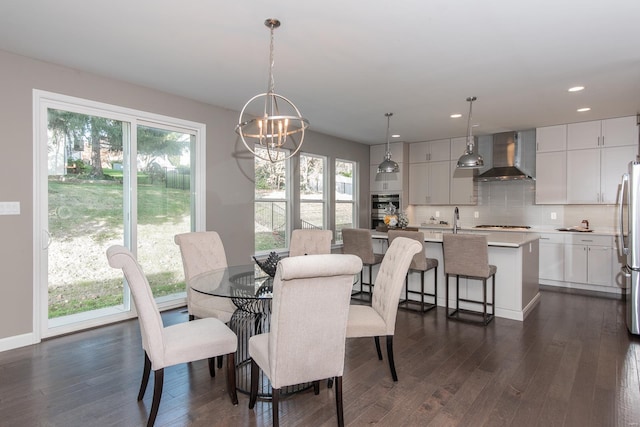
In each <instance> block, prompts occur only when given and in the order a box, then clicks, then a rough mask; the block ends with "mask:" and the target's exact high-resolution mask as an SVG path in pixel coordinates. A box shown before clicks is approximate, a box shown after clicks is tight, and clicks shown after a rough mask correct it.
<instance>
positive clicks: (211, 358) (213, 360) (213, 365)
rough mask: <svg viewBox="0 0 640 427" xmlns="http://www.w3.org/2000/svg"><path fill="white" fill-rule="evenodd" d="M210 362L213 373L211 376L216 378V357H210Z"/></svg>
mask: <svg viewBox="0 0 640 427" xmlns="http://www.w3.org/2000/svg"><path fill="white" fill-rule="evenodd" d="M208 362H209V375H211V378H215V376H216V358H215V357H210V358H209V359H208Z"/></svg>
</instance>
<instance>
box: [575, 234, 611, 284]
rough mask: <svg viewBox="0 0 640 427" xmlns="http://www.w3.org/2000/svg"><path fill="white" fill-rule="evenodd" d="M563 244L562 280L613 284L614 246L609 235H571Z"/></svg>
mask: <svg viewBox="0 0 640 427" xmlns="http://www.w3.org/2000/svg"><path fill="white" fill-rule="evenodd" d="M568 240H569V241H568V242H567V244H566V245H565V251H564V259H565V270H564V281H565V282H574V283H586V284H590V285H598V286H615V278H614V277H613V265H614V263H615V247H614V246H613V238H612V237H611V236H603V235H594V236H583V235H571V236H569V239H568Z"/></svg>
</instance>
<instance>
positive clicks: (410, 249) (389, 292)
mask: <svg viewBox="0 0 640 427" xmlns="http://www.w3.org/2000/svg"><path fill="white" fill-rule="evenodd" d="M422 248H423V245H422V244H421V243H418V242H416V241H415V240H412V239H408V238H406V237H397V238H395V239H394V240H393V243H391V244H390V245H389V249H387V252H386V253H385V254H384V258H383V259H382V263H381V264H380V270H378V275H377V276H376V281H375V286H374V287H373V297H372V300H371V307H372V308H373V309H374V310H375V311H376V312H377V313H378V314H379V315H380V317H382V319H383V320H384V322H385V324H386V326H387V335H393V333H394V332H395V328H396V314H397V313H398V301H399V300H400V293H401V292H402V288H403V286H404V279H405V276H406V275H407V272H408V271H409V265H410V264H411V260H412V259H413V256H414V255H415V254H417V253H419V252H420V251H421V250H422Z"/></svg>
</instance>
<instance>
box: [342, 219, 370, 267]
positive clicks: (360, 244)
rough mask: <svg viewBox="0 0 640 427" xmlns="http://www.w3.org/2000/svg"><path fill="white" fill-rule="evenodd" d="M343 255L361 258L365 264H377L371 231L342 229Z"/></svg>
mask: <svg viewBox="0 0 640 427" xmlns="http://www.w3.org/2000/svg"><path fill="white" fill-rule="evenodd" d="M342 253H343V254H351V255H356V256H359V257H360V259H361V260H362V262H363V263H364V264H375V262H376V256H375V254H374V253H373V241H372V240H371V230H369V229H365V228H343V229H342Z"/></svg>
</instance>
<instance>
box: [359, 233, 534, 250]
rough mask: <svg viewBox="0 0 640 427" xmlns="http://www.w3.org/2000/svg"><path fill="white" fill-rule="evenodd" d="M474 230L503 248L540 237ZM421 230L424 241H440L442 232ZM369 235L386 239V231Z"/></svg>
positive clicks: (524, 243) (527, 234)
mask: <svg viewBox="0 0 640 427" xmlns="http://www.w3.org/2000/svg"><path fill="white" fill-rule="evenodd" d="M467 231H469V230H467ZM474 231H475V232H474V234H485V235H486V236H487V242H488V244H489V246H497V247H504V248H519V247H521V246H523V245H526V244H527V243H530V242H533V241H536V240H538V239H539V238H540V236H538V234H536V233H531V232H521V231H520V232H515V231H510V232H509V233H500V232H498V233H478V232H477V231H478V229H475V230H474ZM422 232H423V233H424V241H425V242H431V243H442V232H438V231H424V230H423V231H422ZM462 232H463V233H464V232H465V230H462ZM371 236H372V237H373V238H374V239H386V238H387V233H385V232H382V231H371Z"/></svg>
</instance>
